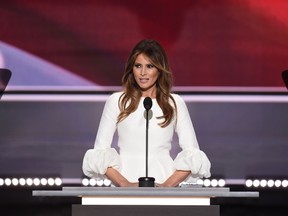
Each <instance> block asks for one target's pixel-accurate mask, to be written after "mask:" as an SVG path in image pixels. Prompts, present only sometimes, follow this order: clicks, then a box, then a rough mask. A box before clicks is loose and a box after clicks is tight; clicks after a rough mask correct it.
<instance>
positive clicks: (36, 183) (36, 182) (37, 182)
mask: <svg viewBox="0 0 288 216" xmlns="http://www.w3.org/2000/svg"><path fill="white" fill-rule="evenodd" d="M40 183H41V182H40V179H39V178H34V179H33V184H34V185H35V186H39V185H40Z"/></svg>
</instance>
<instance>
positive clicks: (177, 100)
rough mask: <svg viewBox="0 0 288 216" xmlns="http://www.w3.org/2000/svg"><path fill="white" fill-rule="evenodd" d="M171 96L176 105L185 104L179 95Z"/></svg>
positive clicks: (173, 94) (172, 94)
mask: <svg viewBox="0 0 288 216" xmlns="http://www.w3.org/2000/svg"><path fill="white" fill-rule="evenodd" d="M171 96H172V98H173V99H174V100H175V102H176V103H184V99H183V98H182V97H181V96H180V95H179V94H176V93H171Z"/></svg>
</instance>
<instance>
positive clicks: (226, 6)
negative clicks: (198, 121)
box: [0, 0, 288, 86]
mask: <svg viewBox="0 0 288 216" xmlns="http://www.w3.org/2000/svg"><path fill="white" fill-rule="evenodd" d="M287 11H288V3H287V1H286V0H274V1H270V0H261V1H254V0H218V1H215V0H194V1H191V0H178V1H177V2H176V1H166V0H158V1H154V0H146V1H135V0H133V1H132V0H121V1H118V0H81V1H71V0H69V1H68V0H62V1H59V0H57V1H56V0H52V1H36V0H31V1H20V0H19V1H17V0H2V1H1V3H0V24H1V25H0V26H1V27H0V40H1V41H4V42H6V43H9V44H12V45H13V46H16V47H19V48H21V49H24V50H26V51H28V52H31V53H33V54H35V55H37V56H39V57H41V58H43V59H46V60H48V61H51V62H52V63H55V64H57V65H59V66H61V67H64V68H66V69H68V70H70V71H72V72H73V73H75V74H78V75H81V76H82V77H84V78H87V79H89V80H91V81H94V82H95V83H97V84H101V85H120V84H121V83H120V79H121V76H122V72H123V68H124V64H125V60H126V58H127V56H128V54H129V51H130V50H131V48H132V47H133V46H134V45H135V43H137V42H138V41H139V40H141V39H143V38H153V39H157V40H159V41H160V42H161V43H162V44H163V46H164V47H165V49H166V51H167V53H168V56H169V60H170V64H171V67H172V70H173V72H174V77H175V83H174V84H175V85H177V86H283V81H282V80H281V72H282V71H283V70H284V69H287V68H288V61H287V60H288V24H287V23H288V13H287Z"/></svg>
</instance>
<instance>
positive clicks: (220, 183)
mask: <svg viewBox="0 0 288 216" xmlns="http://www.w3.org/2000/svg"><path fill="white" fill-rule="evenodd" d="M218 185H219V187H224V186H225V185H226V182H225V180H224V179H219V180H218Z"/></svg>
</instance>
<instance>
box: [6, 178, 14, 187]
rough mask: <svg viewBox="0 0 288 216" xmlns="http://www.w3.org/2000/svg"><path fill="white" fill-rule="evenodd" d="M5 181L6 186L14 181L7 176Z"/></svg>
mask: <svg viewBox="0 0 288 216" xmlns="http://www.w3.org/2000/svg"><path fill="white" fill-rule="evenodd" d="M4 182H5V185H6V186H10V185H11V183H12V181H11V179H10V178H6V179H5V180H4Z"/></svg>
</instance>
